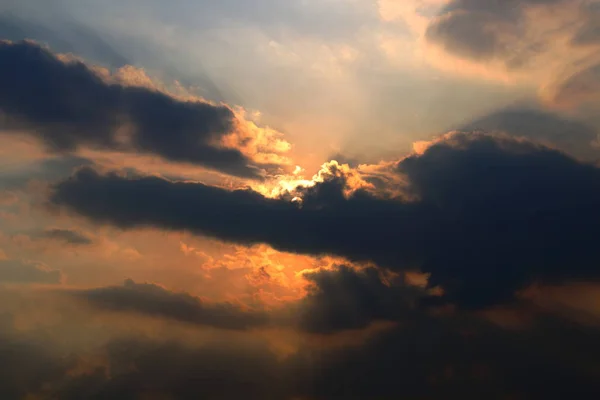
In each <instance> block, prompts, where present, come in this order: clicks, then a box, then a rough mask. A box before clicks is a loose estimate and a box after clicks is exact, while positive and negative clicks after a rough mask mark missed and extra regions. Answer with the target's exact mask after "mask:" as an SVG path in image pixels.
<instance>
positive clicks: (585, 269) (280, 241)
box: [52, 134, 600, 307]
mask: <svg viewBox="0 0 600 400" xmlns="http://www.w3.org/2000/svg"><path fill="white" fill-rule="evenodd" d="M394 169H395V172H396V174H398V176H400V177H404V179H405V180H406V182H408V185H407V187H403V188H400V189H401V190H402V191H403V192H404V197H405V198H406V199H412V200H406V199H404V200H403V199H394V198H392V199H386V198H380V197H378V196H377V195H374V194H370V193H369V192H368V191H366V190H364V189H359V190H356V191H354V192H353V193H351V194H350V195H347V192H346V185H347V184H348V182H347V181H346V177H345V176H344V175H340V176H335V175H334V176H332V177H330V179H326V180H325V181H324V182H321V183H318V184H316V185H315V186H312V187H309V188H303V189H299V190H298V193H296V195H297V196H301V197H302V202H301V203H297V202H292V201H289V200H288V199H287V198H279V199H267V198H265V197H263V196H261V195H259V194H258V193H256V192H253V191H251V190H238V191H228V190H226V189H220V188H216V187H209V186H206V185H202V184H195V183H182V182H171V181H167V180H163V179H158V178H149V177H139V178H132V179H128V178H124V177H121V176H119V175H116V174H108V175H100V174H98V173H97V172H95V171H94V170H92V169H84V170H81V171H80V172H78V173H77V174H76V175H75V176H74V177H72V178H71V179H69V180H67V181H65V182H62V183H60V184H58V185H57V186H56V188H55V192H54V195H53V198H52V201H53V202H54V203H55V204H60V205H64V206H66V207H68V208H69V209H71V210H72V211H75V212H77V213H79V214H81V215H84V216H86V217H88V218H91V219H92V220H94V221H97V222H103V223H111V224H115V225H117V226H119V227H123V228H133V227H138V226H156V227H159V228H163V229H171V230H185V231H191V232H195V233H197V234H202V235H208V236H212V237H215V238H218V239H221V240H225V241H232V242H237V243H243V244H250V243H268V244H270V245H272V246H273V247H275V248H277V249H281V250H286V251H293V252H299V253H307V254H334V255H339V256H343V257H347V258H349V259H351V260H355V261H372V262H375V263H377V264H378V265H380V266H382V267H387V268H391V269H394V270H411V269H418V270H420V271H422V272H426V273H430V274H431V278H430V284H431V285H432V286H438V285H439V286H441V287H442V288H443V289H444V291H445V292H446V297H447V299H448V300H450V301H452V302H456V303H458V304H461V305H464V306H474V307H477V306H482V305H487V304H493V303H496V302H498V301H506V300H509V299H510V298H511V297H512V296H513V294H514V292H515V291H516V290H518V289H522V288H524V287H526V286H527V285H529V284H532V283H535V282H562V281H564V280H576V279H592V278H598V276H599V272H600V271H599V270H598V267H597V265H598V261H600V260H598V257H597V253H596V252H594V250H593V249H594V247H595V244H594V243H595V240H596V239H595V235H594V229H595V226H596V225H597V224H598V223H600V215H599V213H598V205H599V204H600V191H599V190H598V187H599V184H600V170H598V168H597V167H595V166H593V165H589V164H585V163H581V162H579V161H576V160H575V159H572V158H570V157H569V156H567V155H565V154H563V153H561V152H559V151H556V150H552V149H549V148H546V147H543V146H541V145H537V144H534V143H532V142H528V141H525V140H522V139H511V138H509V137H506V136H490V135H484V134H453V135H448V136H446V137H444V138H442V139H440V140H438V141H436V142H433V143H432V144H431V145H430V147H428V148H427V149H426V150H425V151H424V153H423V154H421V155H412V156H409V157H407V158H405V159H403V160H401V161H400V162H398V163H397V165H396V166H395V167H394Z"/></svg>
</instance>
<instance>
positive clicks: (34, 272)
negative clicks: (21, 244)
mask: <svg viewBox="0 0 600 400" xmlns="http://www.w3.org/2000/svg"><path fill="white" fill-rule="evenodd" d="M61 280H62V273H61V272H60V271H59V270H56V269H51V268H48V267H47V266H45V265H43V264H40V263H32V262H31V263H30V262H21V261H17V260H0V282H4V283H42V284H58V283H60V282H61Z"/></svg>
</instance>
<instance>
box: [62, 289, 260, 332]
mask: <svg viewBox="0 0 600 400" xmlns="http://www.w3.org/2000/svg"><path fill="white" fill-rule="evenodd" d="M71 294H72V295H74V296H76V297H79V298H83V299H85V300H87V301H88V302H89V303H90V304H91V305H93V306H95V307H99V308H103V309H108V310H114V311H129V312H136V313H140V314H146V315H149V316H154V317H160V318H167V319H173V320H177V321H181V322H187V323H191V324H197V325H206V326H213V327H215V328H223V329H235V330H242V329H248V328H253V327H257V326H263V325H265V324H266V323H267V320H266V315H265V314H264V313H261V312H254V311H250V310H248V311H245V310H243V309H242V308H241V307H239V306H236V305H234V304H231V303H209V302H203V301H202V300H200V299H199V298H197V297H194V296H191V295H189V294H187V293H177V292H172V291H169V290H167V289H164V288H162V287H160V286H158V285H154V284H150V283H136V282H134V281H132V280H130V279H128V280H126V281H125V283H124V285H123V286H112V287H104V288H98V289H89V290H81V291H75V292H72V293H71Z"/></svg>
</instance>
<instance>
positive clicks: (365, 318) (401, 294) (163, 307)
mask: <svg viewBox="0 0 600 400" xmlns="http://www.w3.org/2000/svg"><path fill="white" fill-rule="evenodd" d="M305 279H306V280H307V281H308V282H309V283H310V284H311V285H310V288H309V291H308V294H307V295H306V297H304V298H303V299H302V300H299V301H297V302H292V303H289V304H287V305H286V306H285V307H282V308H281V309H277V310H276V311H270V310H266V309H263V308H262V307H260V305H259V306H257V307H255V308H248V307H241V306H239V305H236V304H233V303H228V302H221V303H219V302H210V301H204V300H202V299H200V298H198V297H195V296H192V295H190V294H187V293H183V292H181V293H178V292H173V291H170V290H168V289H165V288H163V287H161V286H158V285H155V284H151V283H136V282H134V281H132V280H130V279H128V280H126V281H125V283H124V284H123V285H122V286H110V287H103V288H96V289H86V290H73V291H67V292H66V293H67V294H68V295H69V296H72V297H73V298H75V299H79V300H83V301H85V302H86V303H87V304H89V305H90V306H92V307H94V308H97V309H102V310H111V311H121V312H129V313H134V314H141V315H146V316H150V317H155V318H162V319H169V320H173V321H179V322H184V323H188V324H192V325H198V326H207V327H213V328H219V329H228V330H240V331H242V330H250V329H260V328H266V327H272V328H273V327H275V328H277V327H279V328H281V327H284V328H294V329H297V330H300V331H302V332H307V333H333V332H340V331H344V330H353V329H362V328H366V327H368V326H369V325H370V324H371V323H373V322H375V321H390V322H393V321H399V320H401V319H402V318H404V317H406V316H407V315H409V314H410V313H411V312H413V310H414V309H415V308H414V305H415V301H416V300H417V299H418V298H419V297H420V296H422V294H421V293H420V292H419V291H417V290H416V289H414V288H409V287H407V286H406V285H404V284H403V282H402V280H399V279H397V278H395V279H393V280H391V281H390V280H388V279H386V278H385V277H384V276H382V275H381V273H380V271H378V270H377V269H375V268H367V269H365V270H356V269H353V268H350V267H347V266H338V267H335V268H334V269H332V270H322V271H319V272H312V273H309V274H306V275H305Z"/></svg>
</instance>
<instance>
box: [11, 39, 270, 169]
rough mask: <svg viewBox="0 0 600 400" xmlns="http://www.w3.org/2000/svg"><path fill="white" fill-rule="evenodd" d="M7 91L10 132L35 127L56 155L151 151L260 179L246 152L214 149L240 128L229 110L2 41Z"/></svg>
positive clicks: (39, 49)
mask: <svg viewBox="0 0 600 400" xmlns="http://www.w3.org/2000/svg"><path fill="white" fill-rule="evenodd" d="M0 86H1V87H2V92H0V111H2V112H3V113H4V114H5V118H4V123H5V127H12V128H16V127H21V128H27V129H29V130H30V131H31V132H33V134H35V135H37V136H38V137H39V138H40V139H42V140H43V141H44V142H45V143H46V144H47V145H48V146H49V147H50V148H51V149H54V150H57V151H71V150H75V149H76V148H78V147H80V146H89V147H94V148H101V149H111V150H124V151H137V152H145V153H151V154H156V155H159V156H161V157H163V158H165V159H167V160H170V161H178V162H189V163H195V164H199V165H202V166H206V167H209V168H213V169H217V170H220V171H223V172H226V173H230V174H233V175H239V176H245V177H252V178H257V177H258V176H259V170H258V169H257V168H255V167H254V166H252V165H251V161H250V160H248V159H247V158H246V157H245V156H244V155H242V154H241V153H240V152H239V151H238V150H234V149H225V148H221V147H218V146H215V145H214V144H213V143H214V142H215V141H217V140H218V139H219V138H220V137H222V136H223V135H225V134H228V133H231V132H232V131H233V130H234V129H235V116H234V114H233V112H232V111H231V110H230V109H229V108H227V107H225V106H214V105H211V104H208V103H203V102H191V101H180V100H177V99H175V98H172V97H170V96H168V95H166V94H163V93H160V92H158V91H153V90H150V89H147V88H141V87H126V86H121V85H117V84H109V83H107V82H105V81H104V80H103V79H102V78H100V77H99V76H98V75H97V74H96V73H94V72H93V71H92V70H90V69H89V68H88V67H87V66H86V65H85V64H83V63H82V62H79V61H71V62H64V61H62V60H59V59H58V58H56V57H55V56H54V55H53V54H52V53H50V52H49V51H48V50H46V49H44V48H42V47H40V46H38V45H37V44H34V43H31V42H19V43H9V42H0ZM127 131H129V132H127ZM122 135H125V136H126V138H125V140H122V139H123V136H122ZM128 135H129V136H130V137H127V136H128Z"/></svg>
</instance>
